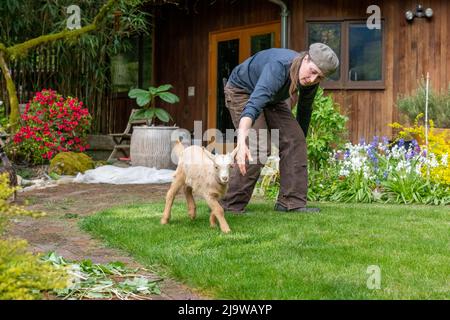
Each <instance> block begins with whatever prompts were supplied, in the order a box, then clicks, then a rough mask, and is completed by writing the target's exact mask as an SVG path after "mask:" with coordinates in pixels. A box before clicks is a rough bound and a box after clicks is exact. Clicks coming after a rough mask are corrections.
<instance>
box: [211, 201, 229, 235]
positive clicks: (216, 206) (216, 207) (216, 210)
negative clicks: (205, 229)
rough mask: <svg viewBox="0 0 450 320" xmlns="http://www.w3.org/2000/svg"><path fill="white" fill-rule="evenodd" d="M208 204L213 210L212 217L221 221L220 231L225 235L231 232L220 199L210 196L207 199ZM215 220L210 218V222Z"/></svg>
mask: <svg viewBox="0 0 450 320" xmlns="http://www.w3.org/2000/svg"><path fill="white" fill-rule="evenodd" d="M205 200H206V202H207V203H208V206H209V207H210V208H211V215H214V216H215V217H216V218H217V220H218V221H219V226H220V230H222V232H223V233H228V232H230V231H231V230H230V227H229V226H228V223H227V221H226V220H225V215H224V212H223V208H222V206H221V205H220V203H219V201H218V199H217V198H216V197H214V196H208V197H205ZM213 219H214V218H210V222H211V221H212V220H213Z"/></svg>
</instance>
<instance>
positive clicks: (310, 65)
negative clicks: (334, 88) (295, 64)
mask: <svg viewBox="0 0 450 320" xmlns="http://www.w3.org/2000/svg"><path fill="white" fill-rule="evenodd" d="M298 78H299V81H300V85H301V86H304V87H307V86H312V85H315V84H317V83H319V82H320V81H322V80H323V79H324V78H325V76H324V74H323V73H322V71H320V69H319V67H317V66H316V64H315V63H314V62H312V60H311V59H310V57H309V56H308V55H307V56H305V58H304V59H303V61H302V65H301V66H300V70H299V73H298Z"/></svg>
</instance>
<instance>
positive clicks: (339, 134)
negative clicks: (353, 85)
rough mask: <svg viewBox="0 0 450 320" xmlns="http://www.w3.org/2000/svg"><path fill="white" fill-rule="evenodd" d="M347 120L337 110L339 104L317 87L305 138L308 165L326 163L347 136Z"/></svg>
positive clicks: (314, 166) (318, 165)
mask: <svg viewBox="0 0 450 320" xmlns="http://www.w3.org/2000/svg"><path fill="white" fill-rule="evenodd" d="M295 112H296V110H294V113H295ZM347 121H348V117H347V116H344V115H342V114H341V113H340V112H339V105H338V104H337V103H335V102H334V101H333V98H332V97H331V96H324V95H323V89H322V88H320V87H319V89H318V90H317V93H316V97H315V99H314V104H313V112H312V114H311V122H310V126H309V131H308V136H307V139H306V142H307V146H308V162H309V165H310V167H312V168H315V169H319V168H321V167H322V166H324V165H326V163H327V159H328V157H329V156H330V153H332V151H333V149H337V148H339V147H340V146H341V145H343V143H344V141H345V139H346V137H347V129H346V123H347Z"/></svg>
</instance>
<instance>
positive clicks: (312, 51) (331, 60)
mask: <svg viewBox="0 0 450 320" xmlns="http://www.w3.org/2000/svg"><path fill="white" fill-rule="evenodd" d="M309 56H310V57H311V60H312V61H313V62H314V63H315V64H316V66H317V67H319V69H320V71H322V72H323V74H324V75H325V76H329V75H331V74H332V73H333V72H335V71H336V69H337V68H338V67H339V58H338V57H337V55H336V53H334V51H333V49H331V48H330V47H329V46H327V45H326V44H323V43H319V42H318V43H313V44H312V45H310V46H309Z"/></svg>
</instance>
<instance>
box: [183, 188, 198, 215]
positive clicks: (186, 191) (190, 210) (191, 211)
mask: <svg viewBox="0 0 450 320" xmlns="http://www.w3.org/2000/svg"><path fill="white" fill-rule="evenodd" d="M184 194H185V195H186V201H187V206H188V214H189V216H190V217H191V219H192V220H194V219H195V217H196V212H195V211H196V207H195V200H194V196H193V195H192V188H191V187H189V186H185V187H184Z"/></svg>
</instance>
